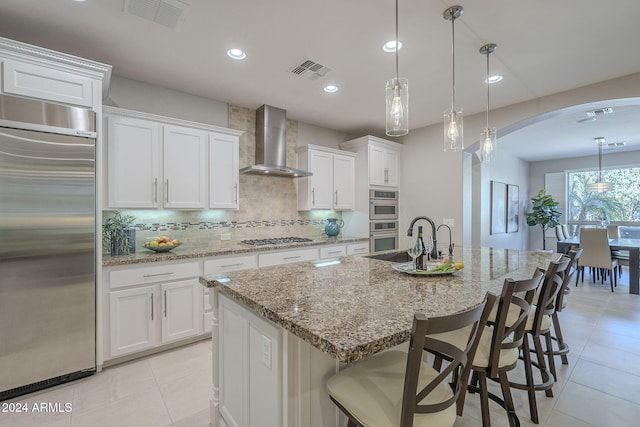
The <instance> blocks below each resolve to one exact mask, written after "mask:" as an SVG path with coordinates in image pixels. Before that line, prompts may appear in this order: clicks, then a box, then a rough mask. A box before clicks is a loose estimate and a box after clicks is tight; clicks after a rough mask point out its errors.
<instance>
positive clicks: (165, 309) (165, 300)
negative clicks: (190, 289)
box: [164, 290, 167, 317]
mask: <svg viewBox="0 0 640 427" xmlns="http://www.w3.org/2000/svg"><path fill="white" fill-rule="evenodd" d="M164 317H167V291H166V290H165V291H164Z"/></svg>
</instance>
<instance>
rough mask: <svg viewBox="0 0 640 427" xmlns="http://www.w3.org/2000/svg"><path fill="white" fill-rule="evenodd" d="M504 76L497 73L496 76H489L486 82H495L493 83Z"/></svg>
mask: <svg viewBox="0 0 640 427" xmlns="http://www.w3.org/2000/svg"><path fill="white" fill-rule="evenodd" d="M502 79H503V77H502V76H501V75H499V74H497V75H495V76H489V78H488V79H487V80H485V81H484V82H485V83H489V84H493V83H498V82H499V81H502Z"/></svg>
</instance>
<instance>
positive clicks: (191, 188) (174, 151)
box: [162, 126, 208, 209]
mask: <svg viewBox="0 0 640 427" xmlns="http://www.w3.org/2000/svg"><path fill="white" fill-rule="evenodd" d="M163 136H164V137H163V141H162V159H163V162H162V165H163V169H162V170H163V172H164V177H163V186H164V188H163V190H164V191H163V194H164V200H163V205H164V207H165V208H170V209H204V208H205V207H206V197H207V140H208V133H207V132H205V131H201V130H198V129H190V128H185V127H179V126H164V127H163Z"/></svg>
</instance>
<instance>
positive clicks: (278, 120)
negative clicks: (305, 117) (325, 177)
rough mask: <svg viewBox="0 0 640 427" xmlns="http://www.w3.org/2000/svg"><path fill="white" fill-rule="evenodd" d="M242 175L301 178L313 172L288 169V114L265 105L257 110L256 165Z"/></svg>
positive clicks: (244, 170) (243, 169) (246, 168)
mask: <svg viewBox="0 0 640 427" xmlns="http://www.w3.org/2000/svg"><path fill="white" fill-rule="evenodd" d="M240 173H248V174H254V175H265V176H286V177H291V178H301V177H304V176H311V175H313V174H312V173H311V172H307V171H302V170H298V169H291V168H288V167H287V112H286V110H283V109H281V108H276V107H271V106H269V105H263V106H261V107H260V108H258V109H257V110H256V164H255V165H251V166H247V167H245V168H242V169H240Z"/></svg>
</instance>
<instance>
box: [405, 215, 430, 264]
mask: <svg viewBox="0 0 640 427" xmlns="http://www.w3.org/2000/svg"><path fill="white" fill-rule="evenodd" d="M421 219H424V220H425V221H427V222H428V223H429V224H431V239H432V240H433V249H432V250H431V253H430V254H429V256H430V257H431V259H438V241H437V240H436V239H437V236H436V224H435V222H433V220H432V219H431V218H429V217H428V216H417V217H415V218H413V220H412V221H411V225H409V230H407V236H409V237H412V236H413V226H414V225H415V223H416V222H418V221H419V220H421Z"/></svg>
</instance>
